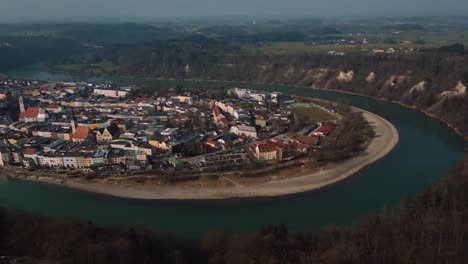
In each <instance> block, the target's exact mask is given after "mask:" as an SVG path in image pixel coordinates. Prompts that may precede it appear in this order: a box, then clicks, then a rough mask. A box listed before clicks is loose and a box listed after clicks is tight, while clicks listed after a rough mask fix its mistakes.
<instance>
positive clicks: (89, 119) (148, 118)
mask: <svg viewBox="0 0 468 264" xmlns="http://www.w3.org/2000/svg"><path fill="white" fill-rule="evenodd" d="M139 92H140V90H139V89H137V88H136V87H120V86H118V85H115V84H100V85H97V84H93V83H55V82H53V83H49V82H28V81H12V80H0V107H1V108H0V113H1V114H2V116H1V117H0V154H1V158H0V165H2V166H5V165H18V166H24V167H35V166H40V167H50V168H56V169H57V170H64V169H67V170H70V169H74V170H82V171H89V172H90V171H96V170H102V171H116V170H125V171H126V170H132V171H151V170H154V169H162V170H166V169H167V168H171V169H175V170H179V169H188V170H190V169H191V170H197V171H204V170H210V169H223V168H229V167H232V166H233V164H237V165H239V164H244V163H248V162H264V161H279V160H283V159H287V158H291V157H294V156H295V155H296V154H297V153H305V152H307V151H309V150H310V149H311V147H313V146H317V145H319V144H320V141H321V139H323V138H324V137H326V136H327V135H328V134H329V133H331V131H333V129H334V128H335V125H333V124H321V123H318V124H305V126H304V129H302V130H301V131H299V132H297V133H288V129H287V128H288V127H289V125H290V122H291V109H290V107H289V104H291V103H293V102H294V101H295V99H294V98H293V97H291V96H288V95H284V94H281V93H265V92H255V91H251V90H247V89H238V88H235V89H230V90H229V91H228V95H227V96H225V97H220V98H215V99H213V98H212V96H211V95H208V94H205V92H203V91H198V92H193V91H192V92H184V93H181V94H177V93H176V92H175V90H169V92H166V93H164V94H161V95H151V96H149V97H148V96H141V94H139ZM12 102H17V106H14V104H13V103H12ZM15 108H17V109H15ZM15 111H16V112H17V113H16V114H17V115H12V114H11V113H14V112H15ZM220 164H221V165H220Z"/></svg>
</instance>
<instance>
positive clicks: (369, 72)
mask: <svg viewBox="0 0 468 264" xmlns="http://www.w3.org/2000/svg"><path fill="white" fill-rule="evenodd" d="M187 58H190V56H185V57H184V56H182V55H181V57H180V58H179V57H178V58H177V59H174V60H172V61H169V60H162V61H161V60H156V61H154V62H151V61H150V62H147V61H145V58H141V60H136V59H133V60H131V61H136V62H138V63H131V64H128V65H125V64H119V66H121V69H122V72H121V74H124V75H138V76H144V77H156V78H175V79H198V80H225V81H243V82H255V83H265V84H285V85H296V86H303V87H310V88H318V89H331V90H341V91H347V92H352V93H357V94H362V95H366V96H372V97H377V98H380V99H385V100H389V101H395V102H400V103H403V104H405V105H408V106H411V107H414V108H417V109H420V110H423V111H426V112H427V113H429V114H432V115H435V116H437V117H439V118H441V119H443V120H444V121H446V122H448V123H450V124H451V125H453V126H454V127H457V128H458V129H459V131H460V132H461V133H463V134H466V135H468V95H467V91H466V89H467V88H466V87H467V85H468V56H466V55H450V54H441V53H417V54H411V55H399V56H387V55H382V56H374V55H366V54H350V55H349V56H340V57H337V56H326V55H312V54H302V55H300V54H297V55H274V56H273V55H271V56H270V55H265V54H253V55H252V54H236V55H234V54H231V55H220V56H218V55H212V56H208V55H202V54H201V55H199V56H198V58H197V60H190V59H187ZM188 60H190V61H188ZM122 61H125V60H124V59H123V60H122Z"/></svg>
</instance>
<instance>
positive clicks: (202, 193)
mask: <svg viewBox="0 0 468 264" xmlns="http://www.w3.org/2000/svg"><path fill="white" fill-rule="evenodd" d="M354 109H355V111H360V112H362V114H363V116H364V118H365V119H366V120H367V121H368V122H369V123H370V124H371V126H372V127H373V128H374V131H375V137H374V138H373V139H372V141H371V142H370V144H369V145H368V146H367V148H366V150H365V151H364V152H362V153H361V154H360V155H358V156H355V157H353V158H351V159H349V160H346V161H344V162H340V163H334V164H327V165H326V166H325V167H323V168H321V169H320V170H319V171H310V170H306V169H304V171H303V172H301V171H295V173H297V176H296V177H293V178H286V179H281V180H274V178H275V177H274V176H273V175H272V177H271V178H272V180H271V181H269V182H267V183H261V184H254V185H248V186H244V185H241V184H235V185H234V186H233V187H178V186H173V187H172V186H162V187H161V186H145V185H123V184H119V185H112V184H102V183H78V182H73V181H65V182H64V181H57V180H53V179H50V178H47V177H28V179H29V180H34V181H41V182H45V183H52V184H59V185H61V186H64V187H68V188H73V189H77V190H81V191H85V192H92V193H98V194H103V195H110V196H114V197H123V198H131V199H143V200H208V199H227V198H253V197H273V196H282V195H290V194H296V193H301V192H307V191H312V190H316V189H320V188H322V187H324V186H327V185H330V184H333V183H336V182H338V181H341V180H344V179H346V178H348V177H350V176H352V175H353V174H355V173H357V172H358V171H359V170H361V169H363V168H364V167H366V166H368V165H370V164H372V163H373V162H375V161H377V160H379V159H381V158H383V157H385V156H386V155H387V154H389V153H390V152H391V151H392V149H393V148H394V147H395V146H396V145H397V143H398V141H399V135H398V131H397V130H396V128H395V127H394V126H393V125H392V124H391V123H390V122H388V121H387V120H386V119H384V118H382V117H380V116H378V115H376V114H373V113H371V112H368V111H365V110H362V109H358V108H354ZM281 173H288V171H287V170H283V171H279V172H277V173H275V174H281Z"/></svg>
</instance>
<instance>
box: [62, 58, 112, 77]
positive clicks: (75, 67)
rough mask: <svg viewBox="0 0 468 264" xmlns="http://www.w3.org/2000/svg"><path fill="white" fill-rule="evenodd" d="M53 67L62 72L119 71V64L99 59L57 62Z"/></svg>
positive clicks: (109, 72)
mask: <svg viewBox="0 0 468 264" xmlns="http://www.w3.org/2000/svg"><path fill="white" fill-rule="evenodd" d="M53 68H54V69H55V70H58V71H64V72H83V73H93V74H111V73H113V72H116V71H119V66H117V65H115V64H113V63H112V62H110V61H101V62H99V63H96V64H90V65H88V64H58V65H54V66H53Z"/></svg>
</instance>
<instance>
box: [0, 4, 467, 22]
mask: <svg viewBox="0 0 468 264" xmlns="http://www.w3.org/2000/svg"><path fill="white" fill-rule="evenodd" d="M447 14H468V0H0V17H3V18H5V17H36V18H64V17H65V18H66V17H73V18H77V17H100V16H103V17H119V16H121V17H155V18H158V17H160V18H170V17H207V16H225V15H230V16H231V15H232V16H249V17H251V16H268V15H271V16H273V15H281V16H311V17H329V16H341V15H350V16H356V15H365V16H381V15H388V16H399V15H401V16H408V15H447Z"/></svg>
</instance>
